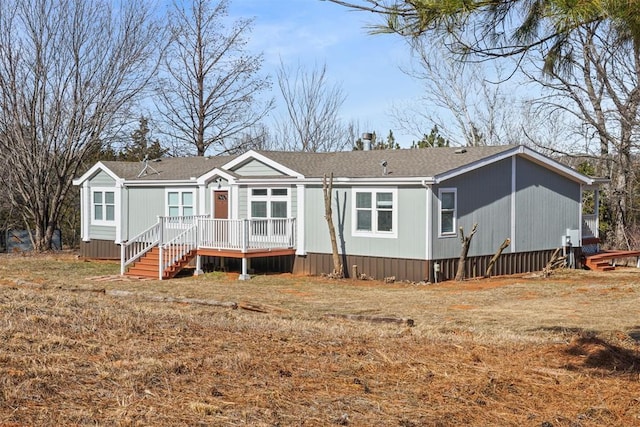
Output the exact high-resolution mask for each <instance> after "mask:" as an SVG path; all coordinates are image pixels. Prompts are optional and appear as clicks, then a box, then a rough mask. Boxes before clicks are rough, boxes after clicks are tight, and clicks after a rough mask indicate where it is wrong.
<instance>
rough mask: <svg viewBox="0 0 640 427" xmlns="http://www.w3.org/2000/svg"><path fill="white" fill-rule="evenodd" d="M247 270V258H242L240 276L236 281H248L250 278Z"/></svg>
mask: <svg viewBox="0 0 640 427" xmlns="http://www.w3.org/2000/svg"><path fill="white" fill-rule="evenodd" d="M247 271H248V268H247V257H242V274H240V276H239V277H238V280H249V279H251V276H249V273H247Z"/></svg>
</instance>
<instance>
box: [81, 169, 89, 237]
mask: <svg viewBox="0 0 640 427" xmlns="http://www.w3.org/2000/svg"><path fill="white" fill-rule="evenodd" d="M80 221H81V223H82V229H81V232H80V235H81V237H82V240H83V241H85V242H89V241H91V236H90V228H91V227H90V224H91V191H90V187H89V181H88V180H87V181H84V182H83V183H82V188H81V189H80Z"/></svg>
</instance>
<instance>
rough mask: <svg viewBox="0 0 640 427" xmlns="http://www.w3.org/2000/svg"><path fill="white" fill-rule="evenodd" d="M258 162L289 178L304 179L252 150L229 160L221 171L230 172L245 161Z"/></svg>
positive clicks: (302, 176)
mask: <svg viewBox="0 0 640 427" xmlns="http://www.w3.org/2000/svg"><path fill="white" fill-rule="evenodd" d="M251 159H253V160H258V161H260V162H262V163H264V164H266V165H267V166H270V167H272V168H273V169H275V170H277V171H279V172H282V173H283V174H285V175H289V176H293V177H296V178H304V175H302V174H301V173H300V172H296V171H294V170H293V169H290V168H288V167H286V166H284V165H282V164H280V163H278V162H276V161H274V160H271V159H270V158H268V157H267V156H264V155H262V154H260V153H258V152H256V151H253V150H249V151H247V152H246V153H244V154H242V155H241V156H239V157H236V158H235V159H233V160H231V161H230V162H228V163H226V164H224V165H223V166H222V168H223V169H227V170H231V169H233V168H234V167H236V166H238V165H241V164H243V163H245V162H246V161H247V160H251Z"/></svg>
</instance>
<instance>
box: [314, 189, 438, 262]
mask: <svg viewBox="0 0 640 427" xmlns="http://www.w3.org/2000/svg"><path fill="white" fill-rule="evenodd" d="M367 188H369V187H367ZM372 188H373V187H372ZM375 188H376V189H377V188H383V189H384V188H386V187H375ZM388 188H394V189H397V203H396V205H397V206H395V207H394V211H393V213H394V215H397V216H398V220H397V228H398V230H397V237H389V238H387V237H362V236H354V235H353V232H352V226H353V218H352V215H353V213H352V209H353V207H352V204H353V194H354V191H353V188H351V187H348V188H345V187H337V186H334V193H333V203H334V204H333V206H332V211H333V218H334V225H335V226H336V234H337V235H338V240H339V241H338V248H339V251H340V253H346V254H348V255H361V256H373V257H395V258H407V259H425V257H426V201H425V200H426V190H425V188H424V187H422V186H411V187H408V186H406V187H388ZM336 196H337V197H336ZM305 234H306V236H305V237H306V249H307V251H308V252H315V253H331V241H330V239H329V231H328V228H327V223H326V220H325V218H324V195H323V192H322V187H321V186H310V187H307V191H306V193H305Z"/></svg>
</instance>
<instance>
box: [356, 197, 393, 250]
mask: <svg viewBox="0 0 640 427" xmlns="http://www.w3.org/2000/svg"><path fill="white" fill-rule="evenodd" d="M357 193H371V207H370V208H369V209H370V210H371V231H365V230H358V229H357V227H358V210H357V208H356V198H357V196H356V194H357ZM377 193H391V231H378V230H376V228H377V222H378V221H377V218H378V208H377V207H376V194H377ZM399 212H400V207H399V205H398V188H397V187H368V188H354V189H353V190H352V191H351V235H352V236H353V237H369V238H382V239H397V238H398V216H399Z"/></svg>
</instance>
